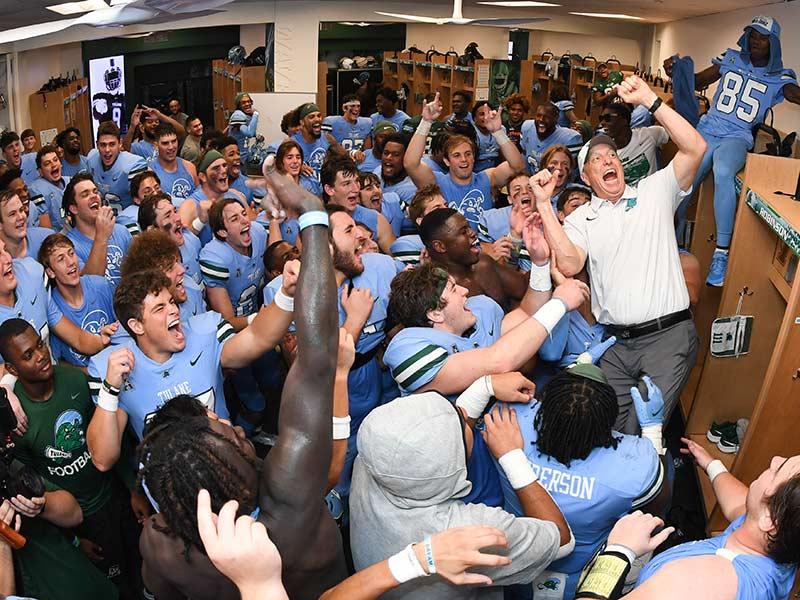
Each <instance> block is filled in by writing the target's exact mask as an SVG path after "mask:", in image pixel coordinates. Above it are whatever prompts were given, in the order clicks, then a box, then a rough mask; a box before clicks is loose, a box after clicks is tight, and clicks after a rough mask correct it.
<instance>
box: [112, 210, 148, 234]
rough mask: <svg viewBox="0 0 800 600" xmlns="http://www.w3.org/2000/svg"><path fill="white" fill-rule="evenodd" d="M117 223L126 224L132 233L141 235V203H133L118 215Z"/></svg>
mask: <svg viewBox="0 0 800 600" xmlns="http://www.w3.org/2000/svg"><path fill="white" fill-rule="evenodd" d="M117 223H119V224H120V225H124V226H125V228H126V229H127V230H128V231H129V232H130V234H131V235H139V234H140V233H141V231H142V230H141V228H140V227H139V205H138V204H131V205H130V206H129V207H128V208H126V209H125V210H123V211H122V212H121V213H119V214H118V215H117Z"/></svg>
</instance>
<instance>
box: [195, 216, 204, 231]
mask: <svg viewBox="0 0 800 600" xmlns="http://www.w3.org/2000/svg"><path fill="white" fill-rule="evenodd" d="M204 225H205V223H203V222H202V221H201V220H200V217H195V218H194V221H192V229H194V230H195V231H197V232H200V231H202V230H203V226H204Z"/></svg>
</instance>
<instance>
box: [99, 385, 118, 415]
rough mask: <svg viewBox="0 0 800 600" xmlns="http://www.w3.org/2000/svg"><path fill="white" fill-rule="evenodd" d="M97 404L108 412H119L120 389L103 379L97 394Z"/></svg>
mask: <svg viewBox="0 0 800 600" xmlns="http://www.w3.org/2000/svg"><path fill="white" fill-rule="evenodd" d="M97 406H99V407H100V408H102V409H103V410H107V411H108V412H117V408H119V390H118V389H117V388H115V387H114V386H113V385H111V384H110V383H108V382H107V381H106V380H103V384H102V385H101V386H100V392H99V393H98V394H97Z"/></svg>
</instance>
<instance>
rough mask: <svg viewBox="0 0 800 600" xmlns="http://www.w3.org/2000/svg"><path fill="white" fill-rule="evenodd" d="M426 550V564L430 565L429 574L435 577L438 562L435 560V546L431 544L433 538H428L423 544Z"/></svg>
mask: <svg viewBox="0 0 800 600" xmlns="http://www.w3.org/2000/svg"><path fill="white" fill-rule="evenodd" d="M423 546H424V548H425V562H427V563H428V574H429V575H433V574H434V573H436V562H435V561H434V560H433V544H431V536H427V537H426V538H425V541H424V542H423Z"/></svg>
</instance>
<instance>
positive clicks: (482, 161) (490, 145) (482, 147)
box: [473, 127, 506, 173]
mask: <svg viewBox="0 0 800 600" xmlns="http://www.w3.org/2000/svg"><path fill="white" fill-rule="evenodd" d="M505 131H506V128H505V127H503V133H505ZM475 134H476V137H477V142H478V156H476V157H475V167H474V169H473V171H474V172H475V173H478V172H480V171H485V170H486V169H491V168H492V167H496V166H497V165H498V164H500V144H498V143H497V140H496V139H494V136H493V135H492V134H491V133H483V132H482V131H481V130H480V129H478V128H477V127H476V128H475Z"/></svg>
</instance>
